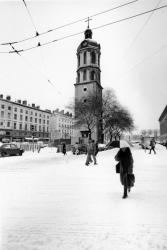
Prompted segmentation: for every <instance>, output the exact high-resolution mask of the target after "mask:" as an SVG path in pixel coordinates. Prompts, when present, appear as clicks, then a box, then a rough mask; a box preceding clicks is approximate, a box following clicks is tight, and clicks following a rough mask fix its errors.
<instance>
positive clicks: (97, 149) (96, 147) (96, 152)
mask: <svg viewBox="0 0 167 250" xmlns="http://www.w3.org/2000/svg"><path fill="white" fill-rule="evenodd" d="M98 152H99V147H98V142H95V156H96V155H97V154H98Z"/></svg>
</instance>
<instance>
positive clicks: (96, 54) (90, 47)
mask: <svg viewBox="0 0 167 250" xmlns="http://www.w3.org/2000/svg"><path fill="white" fill-rule="evenodd" d="M84 35H85V39H84V40H83V41H82V42H81V43H80V45H79V46H78V49H77V78H76V83H75V84H74V86H75V99H78V100H80V99H83V100H84V101H85V102H86V98H87V96H88V95H89V94H90V93H92V94H95V95H96V96H98V98H99V100H102V89H103V88H102V86H101V77H100V75H101V70H100V55H101V52H100V44H98V43H97V42H96V41H95V40H93V39H92V30H91V29H90V28H89V24H88V28H87V29H86V30H85V32H84ZM101 103H102V102H101ZM98 127H99V125H98ZM98 127H97V128H96V132H95V133H94V135H93V136H92V139H95V140H96V141H97V140H98V141H100V137H101V135H100V133H101V132H100V130H101V129H99V128H98ZM80 132H81V136H82V137H87V136H86V132H87V131H85V134H84V131H80Z"/></svg>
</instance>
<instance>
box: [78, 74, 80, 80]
mask: <svg viewBox="0 0 167 250" xmlns="http://www.w3.org/2000/svg"><path fill="white" fill-rule="evenodd" d="M78 82H80V73H78Z"/></svg>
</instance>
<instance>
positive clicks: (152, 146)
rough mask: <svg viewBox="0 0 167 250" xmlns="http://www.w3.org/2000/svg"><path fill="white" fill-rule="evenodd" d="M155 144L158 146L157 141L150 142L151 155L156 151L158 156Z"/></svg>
mask: <svg viewBox="0 0 167 250" xmlns="http://www.w3.org/2000/svg"><path fill="white" fill-rule="evenodd" d="M155 144H156V142H155V140H154V139H151V141H150V152H149V154H151V151H152V150H153V151H154V154H156V152H155Z"/></svg>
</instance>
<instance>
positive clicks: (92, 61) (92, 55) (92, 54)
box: [91, 51, 96, 63]
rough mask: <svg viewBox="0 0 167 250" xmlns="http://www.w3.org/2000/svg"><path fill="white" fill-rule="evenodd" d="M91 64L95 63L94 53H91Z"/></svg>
mask: <svg viewBox="0 0 167 250" xmlns="http://www.w3.org/2000/svg"><path fill="white" fill-rule="evenodd" d="M91 63H96V54H95V52H94V51H93V52H92V53H91Z"/></svg>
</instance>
